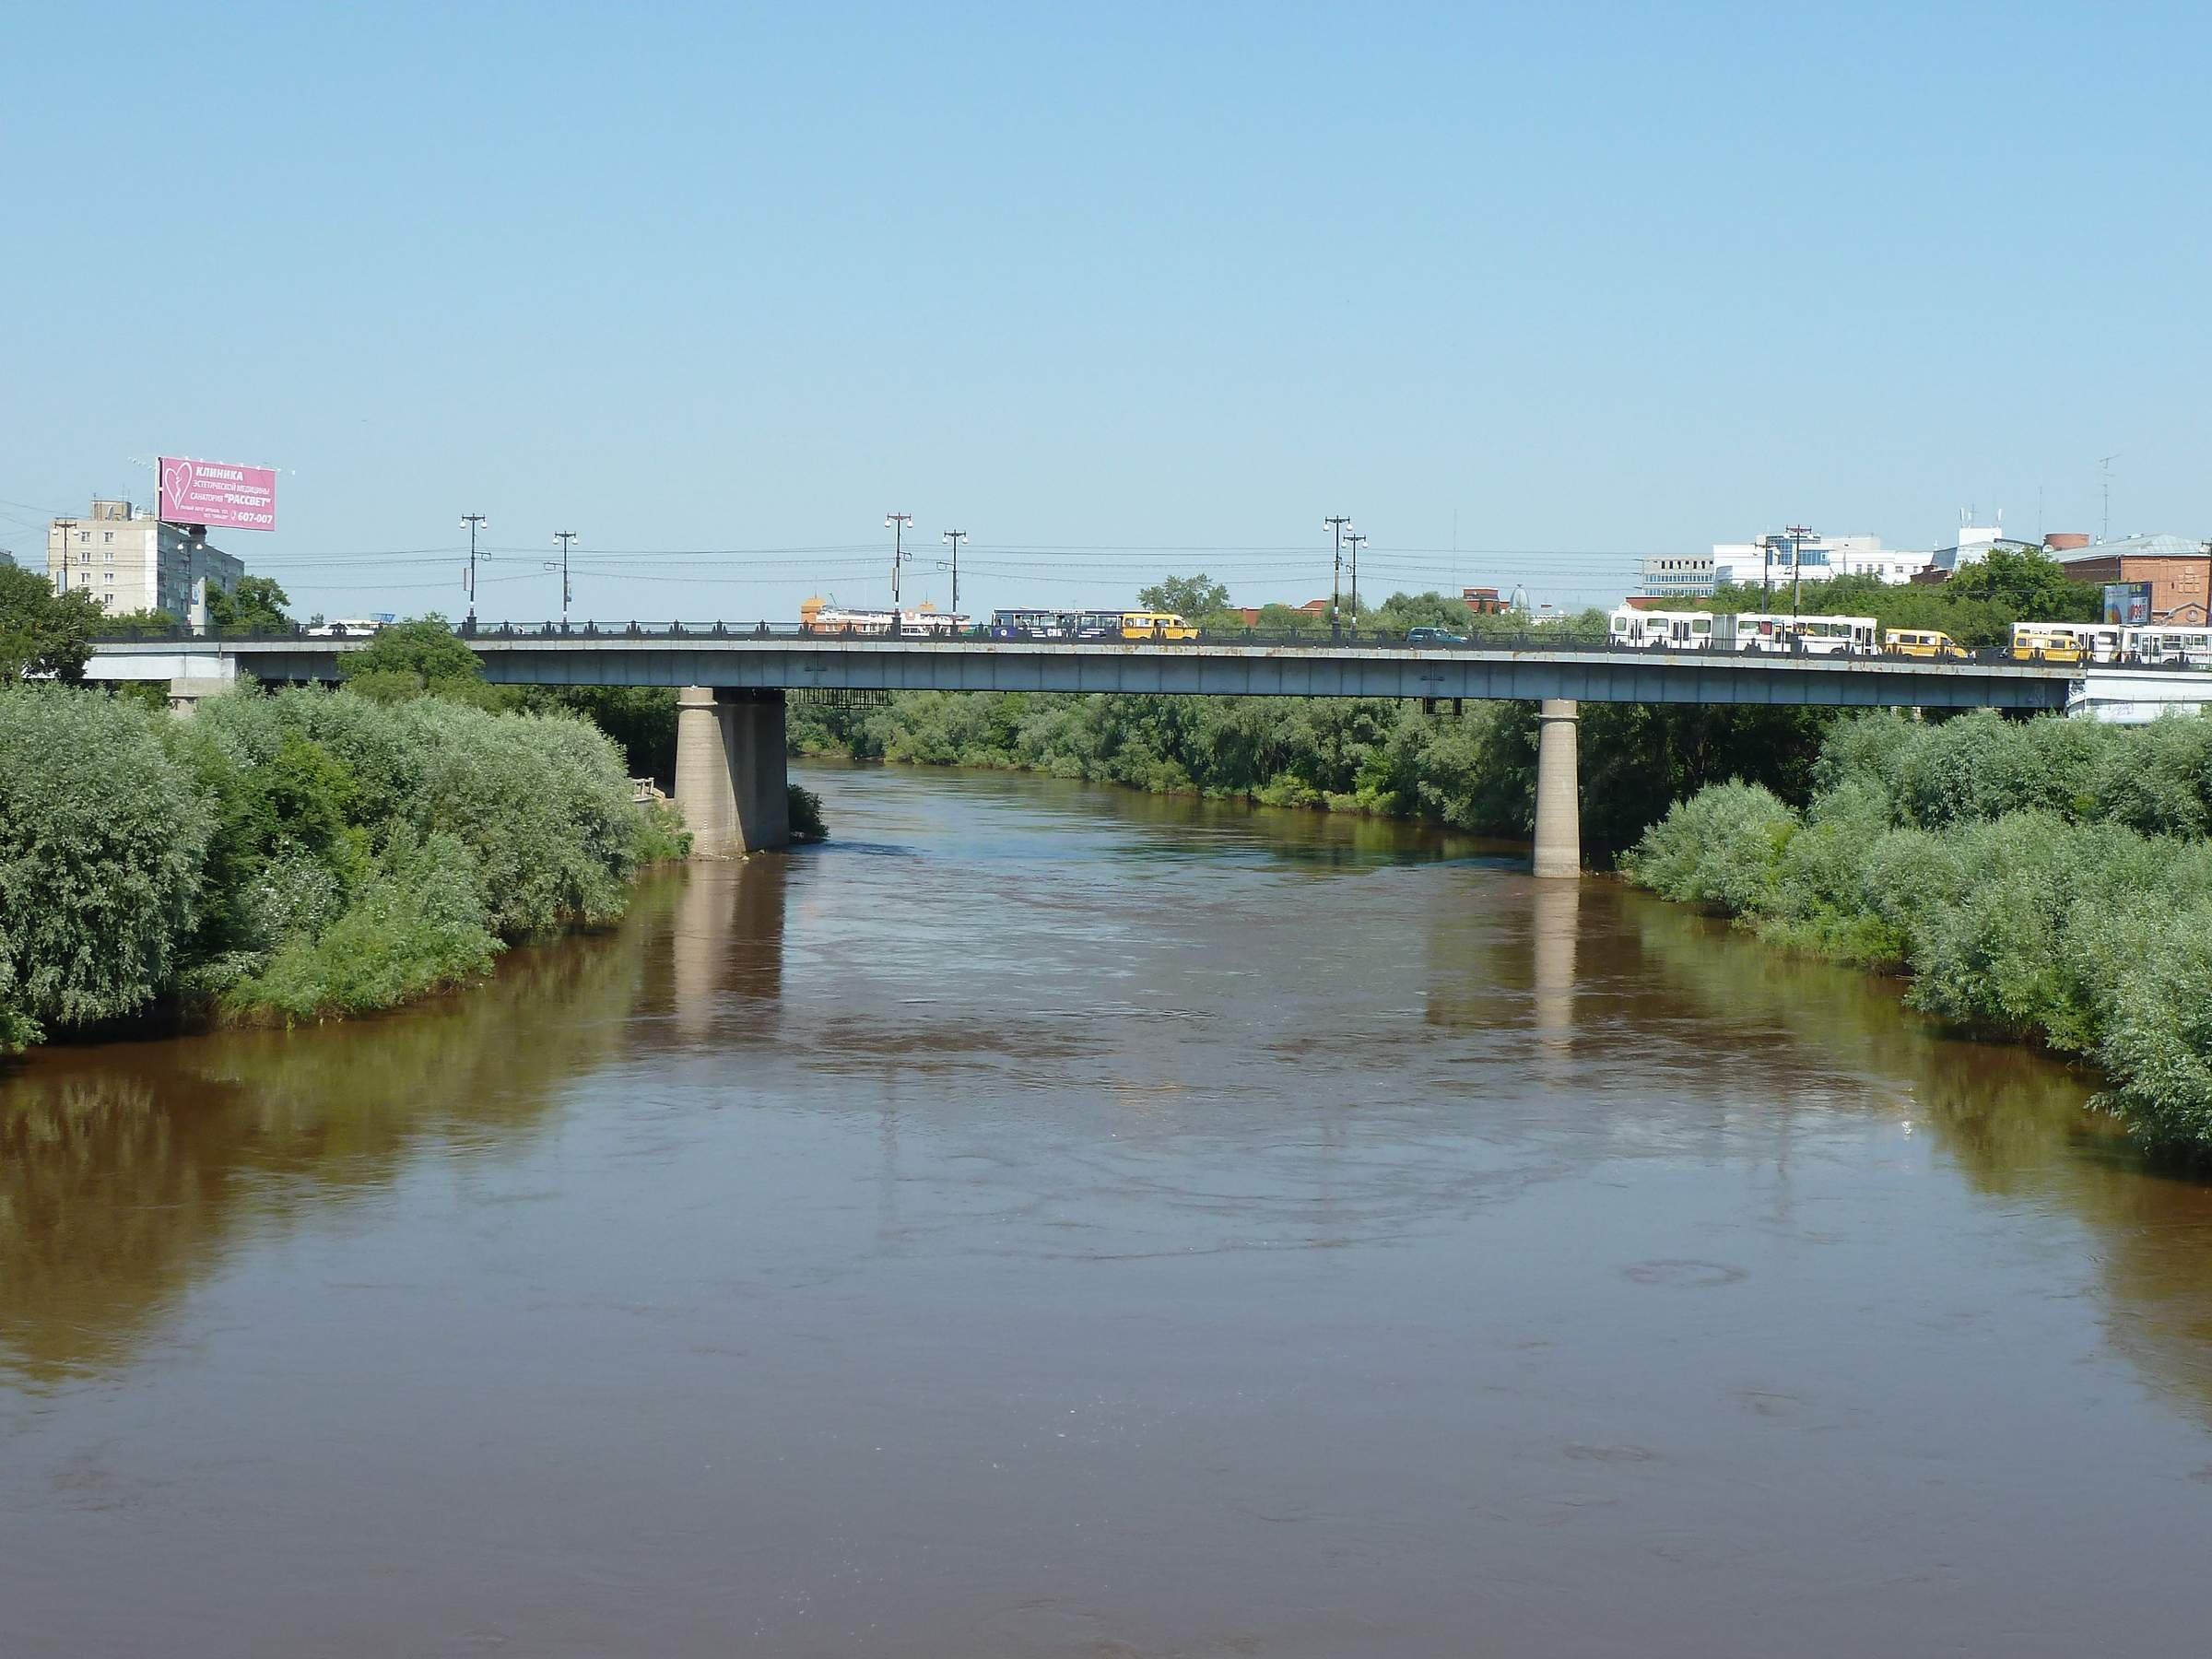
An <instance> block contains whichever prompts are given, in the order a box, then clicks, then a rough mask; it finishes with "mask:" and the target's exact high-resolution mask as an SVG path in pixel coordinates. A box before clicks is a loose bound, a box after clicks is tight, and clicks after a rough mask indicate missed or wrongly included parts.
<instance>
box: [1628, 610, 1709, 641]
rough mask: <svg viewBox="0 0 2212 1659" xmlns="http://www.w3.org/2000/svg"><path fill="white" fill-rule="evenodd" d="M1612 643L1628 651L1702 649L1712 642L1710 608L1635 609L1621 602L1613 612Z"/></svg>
mask: <svg viewBox="0 0 2212 1659" xmlns="http://www.w3.org/2000/svg"><path fill="white" fill-rule="evenodd" d="M1609 637H1610V638H1611V640H1612V641H1613V643H1614V644H1616V645H1625V646H1627V647H1628V648H1629V649H1630V650H1631V651H1704V650H1706V649H1707V648H1709V647H1710V646H1711V645H1712V612H1711V611H1664V610H1638V609H1637V608H1636V607H1635V606H1632V605H1624V606H1619V607H1618V608H1617V609H1616V610H1615V611H1614V612H1613V621H1612V632H1611V634H1610V636H1609Z"/></svg>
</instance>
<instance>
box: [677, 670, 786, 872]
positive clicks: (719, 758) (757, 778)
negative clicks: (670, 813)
mask: <svg viewBox="0 0 2212 1659" xmlns="http://www.w3.org/2000/svg"><path fill="white" fill-rule="evenodd" d="M789 782H790V771H789V769H788V768H787V766H786V765H785V762H784V758H783V693H782V691H779V690H772V689H771V690H760V691H755V690H745V689H739V688H730V687H724V688H722V689H720V690H717V689H715V688H713V687H712V686H686V687H685V688H683V689H682V690H680V691H678V692H677V694H676V804H677V807H678V808H680V809H681V811H682V812H683V815H684V824H685V826H686V827H687V828H688V829H689V830H690V831H691V852H692V854H693V856H695V857H699V858H720V857H725V856H727V855H728V854H729V853H758V852H759V851H761V850H762V849H763V848H766V847H781V846H784V845H787V844H788V843H789V842H790V841H791V797H790V794H789V793H788V791H789Z"/></svg>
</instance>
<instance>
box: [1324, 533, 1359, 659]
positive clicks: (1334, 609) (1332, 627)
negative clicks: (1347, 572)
mask: <svg viewBox="0 0 2212 1659" xmlns="http://www.w3.org/2000/svg"><path fill="white" fill-rule="evenodd" d="M1321 522H1322V523H1323V524H1326V525H1328V527H1329V528H1330V529H1332V530H1334V531H1335V532H1336V571H1335V574H1334V575H1333V576H1331V577H1330V578H1329V638H1330V639H1332V640H1333V639H1335V637H1336V632H1337V617H1338V614H1339V612H1341V610H1342V609H1343V592H1344V527H1345V526H1346V525H1347V524H1350V523H1351V522H1352V521H1351V520H1350V519H1348V518H1347V517H1345V515H1344V514H1343V513H1341V512H1334V513H1331V514H1330V515H1329V516H1328V517H1327V518H1324V519H1323V520H1322V521H1321Z"/></svg>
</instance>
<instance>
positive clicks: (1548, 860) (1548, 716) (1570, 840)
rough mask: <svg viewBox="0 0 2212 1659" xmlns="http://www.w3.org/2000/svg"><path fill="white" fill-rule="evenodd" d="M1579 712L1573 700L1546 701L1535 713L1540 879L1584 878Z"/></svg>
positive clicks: (1536, 860)
mask: <svg viewBox="0 0 2212 1659" xmlns="http://www.w3.org/2000/svg"><path fill="white" fill-rule="evenodd" d="M1580 718H1581V710H1580V709H1579V708H1578V707H1577V706H1576V704H1575V701H1574V700H1573V699H1572V698H1571V697H1547V698H1546V699H1545V700H1543V701H1542V702H1541V703H1540V704H1538V705H1537V710H1536V721H1537V727H1536V858H1535V873H1536V874H1537V875H1538V876H1542V877H1554V876H1557V877H1577V876H1580V875H1581V874H1582V873H1583V805H1582V786H1581V780H1580V778H1579V776H1578V771H1579V768H1578V766H1577V763H1576V759H1575V736H1574V735H1575V725H1576V723H1577V721H1579V720H1580Z"/></svg>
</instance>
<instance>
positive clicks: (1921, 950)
mask: <svg viewBox="0 0 2212 1659" xmlns="http://www.w3.org/2000/svg"><path fill="white" fill-rule="evenodd" d="M2208 827H2212V722H2206V721H2201V720H2194V719H2187V718H2178V717H2169V718H2168V719H2165V720H2161V721H2159V722H2157V723H2156V724H2151V725H2147V726H2132V727H2131V726H2105V725H2098V724H2092V723H2088V722H2083V721H2070V720H2065V719H2064V718H2061V717H2057V716H2052V717H2046V718H2042V719H2037V720H2030V721H2006V720H2003V719H2000V718H1999V717H1997V716H1996V715H1994V714H1976V715H1972V716H1969V717H1967V718H1964V719H1959V720H1953V721H1947V722H1944V723H1942V724H1922V723H1918V722H1914V721H1911V720H1908V719H1905V718H1903V717H1901V716H1899V715H1894V714H1881V715H1866V716H1862V717H1859V718H1857V719H1854V720H1852V721H1849V722H1847V723H1844V724H1840V725H1838V726H1837V727H1836V728H1835V729H1834V730H1833V731H1832V732H1830V735H1829V737H1828V740H1827V742H1826V743H1825V744H1824V745H1823V747H1822V749H1821V752H1820V758H1819V761H1818V766H1817V768H1816V776H1815V782H1814V790H1813V794H1812V795H1811V798H1810V799H1809V801H1808V802H1807V803H1806V806H1804V808H1803V809H1802V810H1800V809H1798V808H1797V807H1794V806H1791V805H1789V804H1787V803H1785V802H1783V801H1782V800H1780V799H1778V798H1777V797H1776V796H1775V795H1774V794H1772V793H1771V791H1768V790H1765V789H1763V788H1760V787H1759V786H1757V785H1754V784H1747V783H1743V782H1729V783H1724V784H1721V785H1717V786H1714V787H1711V788H1708V789H1705V790H1703V791H1700V793H1699V794H1696V795H1694V796H1691V797H1690V798H1688V799H1687V800H1685V801H1683V802H1681V803H1680V804H1679V805H1677V806H1676V807H1675V808H1674V809H1673V810H1672V811H1670V812H1669V813H1668V815H1667V817H1666V818H1665V819H1664V820H1662V821H1661V822H1660V823H1659V824H1657V825H1655V826H1654V827H1653V829H1652V830H1651V831H1650V832H1649V833H1648V834H1647V835H1645V837H1644V838H1643V839H1642V841H1641V842H1640V843H1639V845H1638V846H1637V847H1636V848H1635V849H1634V850H1633V851H1632V852H1631V853H1630V854H1629V855H1628V856H1627V857H1626V858H1625V859H1624V860H1623V867H1624V869H1625V870H1626V872H1627V874H1628V876H1629V877H1630V879H1631V880H1633V881H1635V882H1637V883H1638V884H1640V885H1641V886H1643V887H1646V888H1651V889H1652V890H1653V891H1654V892H1657V893H1660V894H1662V895H1664V896H1665V897H1667V898H1669V899H1674V900H1681V901H1683V902H1686V903H1689V904H1695V905H1698V906H1700V907H1702V908H1705V909H1708V910H1711V911H1714V912H1720V913H1722V914H1725V915H1728V916H1731V917H1734V918H1735V920H1736V921H1737V922H1738V923H1739V924H1741V925H1743V926H1745V927H1747V928H1748V929H1750V930H1752V931H1754V932H1756V933H1758V934H1759V935H1760V936H1761V937H1763V938H1766V939H1768V940H1770V941H1772V942H1774V943H1777V944H1781V945H1785V946H1788V947H1794V948H1797V949H1802V950H1807V951H1811V952H1814V953H1816V954H1819V955H1822V956H1827V957H1830V958H1833V959H1838V960H1841V961H1845V962H1850V963H1855V964H1857V965H1859V966H1862V967H1865V968H1868V969H1872V970H1876V971H1884V972H1892V973H1900V974H1904V975H1906V976H1908V977H1909V979H1910V981H1911V988H1910V990H1909V992H1908V994H1907V1000H1908V1001H1909V1002H1911V1003H1912V1006H1915V1007H1918V1008H1922V1009H1924V1010H1925V1011H1927V1012H1929V1013H1932V1014H1935V1015H1937V1016H1939V1017H1941V1018H1945V1019H1947V1020H1951V1021H1954V1022H1957V1023H1959V1024H1960V1025H1963V1026H1967V1027H1971V1028H1972V1029H1975V1030H1983V1031H1986V1032H1992V1033H1995V1034H2000V1035H2003V1036H2006V1037H2009V1038H2013V1039H2017V1040H2021V1041H2030V1042H2036V1043H2041V1044H2042V1045H2044V1046H2047V1047H2049V1048H2050V1049H2052V1050H2053V1051H2055V1052H2057V1053H2062V1054H2065V1055H2069V1056H2074V1057H2077V1058H2079V1059H2081V1060H2084V1061H2088V1062H2089V1063H2092V1064H2094V1065H2096V1066H2097V1067H2098V1068H2099V1069H2100V1071H2101V1072H2102V1073H2103V1074H2104V1076H2105V1077H2107V1078H2108V1079H2109V1081H2110V1087H2109V1088H2107V1089H2106V1090H2105V1091H2104V1092H2103V1093H2102V1094H2100V1096H2099V1097H2098V1100H2097V1104H2099V1105H2100V1106H2101V1107H2103V1108H2104V1109H2105V1110H2107V1111H2109V1112H2113V1113H2114V1114H2116V1115H2117V1116H2119V1117H2120V1118H2121V1119H2122V1120H2123V1121H2124V1122H2125V1123H2126V1124H2127V1126H2128V1128H2129V1131H2130V1133H2131V1134H2133V1135H2135V1136H2136V1138H2137V1139H2138V1140H2139V1141H2140V1142H2141V1143H2142V1144H2143V1145H2145V1146H2146V1147H2149V1148H2151V1149H2153V1150H2156V1151H2159V1152H2162V1153H2168V1154H2175V1155H2181V1156H2185V1157H2188V1158H2191V1159H2206V1158H2212V841H2207V840H2206V832H2207V829H2208Z"/></svg>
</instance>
